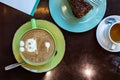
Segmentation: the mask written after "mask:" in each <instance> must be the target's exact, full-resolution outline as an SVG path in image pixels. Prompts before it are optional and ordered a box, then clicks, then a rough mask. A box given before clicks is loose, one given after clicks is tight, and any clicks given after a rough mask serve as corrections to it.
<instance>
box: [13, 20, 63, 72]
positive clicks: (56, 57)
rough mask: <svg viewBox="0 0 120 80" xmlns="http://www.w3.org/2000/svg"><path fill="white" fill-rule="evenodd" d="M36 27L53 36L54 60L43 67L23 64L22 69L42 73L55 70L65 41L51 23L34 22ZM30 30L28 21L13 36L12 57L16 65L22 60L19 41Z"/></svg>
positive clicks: (61, 56) (60, 58)
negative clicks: (54, 46)
mask: <svg viewBox="0 0 120 80" xmlns="http://www.w3.org/2000/svg"><path fill="white" fill-rule="evenodd" d="M36 26H37V28H38V29H46V30H48V31H49V32H51V33H52V34H53V36H54V38H55V42H56V54H55V55H54V58H53V59H52V60H51V61H50V62H49V63H46V64H44V65H40V66H32V65H29V64H23V65H22V67H23V68H24V69H26V70H28V71H31V72H35V73H42V72H47V71H49V70H51V69H53V68H55V67H56V66H57V65H58V64H59V63H60V61H61V60H62V58H63V56H64V53H65V40H64V36H63V34H62V32H61V31H60V30H59V28H57V26H56V25H54V24H53V23H51V22H48V21H45V20H36ZM31 29H32V27H31V22H30V21H29V22H27V23H25V24H23V25H22V26H21V27H20V28H19V29H18V30H17V31H16V33H15V35H14V38H13V44H12V47H13V54H14V57H15V59H16V60H17V61H18V63H19V62H23V59H22V58H21V56H20V52H19V42H20V39H21V37H22V35H23V34H25V33H26V32H27V31H29V30H31Z"/></svg>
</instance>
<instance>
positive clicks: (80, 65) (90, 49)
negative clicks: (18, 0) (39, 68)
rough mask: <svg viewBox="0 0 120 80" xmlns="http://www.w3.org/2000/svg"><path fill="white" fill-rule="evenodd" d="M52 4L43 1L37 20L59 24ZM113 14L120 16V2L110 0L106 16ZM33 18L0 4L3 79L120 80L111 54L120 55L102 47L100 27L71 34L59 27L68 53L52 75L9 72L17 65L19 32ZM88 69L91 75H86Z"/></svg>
mask: <svg viewBox="0 0 120 80" xmlns="http://www.w3.org/2000/svg"><path fill="white" fill-rule="evenodd" d="M48 2H49V1H48V0H41V1H40V4H39V6H38V7H37V10H36V12H35V15H34V16H33V17H34V18H37V19H43V20H48V21H50V22H52V23H54V24H56V23H55V22H54V21H53V19H52V17H51V15H50V12H49V7H48ZM38 9H39V10H38ZM109 15H120V1H119V0H107V10H106V13H105V15H104V17H107V16H109ZM33 17H32V16H29V15H27V14H25V13H23V12H20V11H18V10H16V9H13V8H11V7H8V6H6V5H4V4H2V3H0V27H1V29H0V80H120V73H118V72H119V71H118V72H117V71H116V67H115V66H114V65H112V64H111V59H110V58H109V57H110V56H111V55H115V56H120V52H116V53H112V52H109V51H106V50H104V49H103V48H102V47H101V46H100V45H99V44H98V42H97V39H96V29H97V26H96V27H95V28H93V29H92V30H89V31H87V32H84V33H71V32H68V31H65V30H63V29H62V28H60V27H59V26H58V25H57V24H56V25H57V26H58V27H59V29H60V30H61V31H62V33H63V35H64V37H65V41H66V50H65V55H64V57H63V59H62V61H61V62H60V64H59V65H58V66H57V67H55V68H54V69H52V70H51V71H49V72H45V73H38V74H36V73H32V72H29V71H27V70H25V69H23V68H22V67H17V68H15V69H12V70H9V71H5V70H4V67H5V66H7V65H9V64H12V63H16V62H17V61H16V60H15V58H14V55H13V52H12V39H13V36H14V34H15V32H16V30H17V29H18V28H19V27H20V26H21V25H22V24H24V23H26V22H27V21H29V20H30V19H31V18H33ZM86 66H87V67H86ZM87 68H88V69H87ZM85 69H86V71H87V75H88V76H86V75H85V74H83V72H84V70H85ZM89 69H91V70H89ZM90 71H93V72H92V73H93V74H90ZM91 75H92V77H90V76H91ZM90 78H91V79H90Z"/></svg>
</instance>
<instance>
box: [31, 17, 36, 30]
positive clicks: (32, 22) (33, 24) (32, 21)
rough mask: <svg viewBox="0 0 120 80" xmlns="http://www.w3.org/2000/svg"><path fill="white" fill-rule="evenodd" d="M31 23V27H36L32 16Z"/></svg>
mask: <svg viewBox="0 0 120 80" xmlns="http://www.w3.org/2000/svg"><path fill="white" fill-rule="evenodd" d="M31 24H32V29H35V28H37V27H36V21H35V19H34V18H32V19H31Z"/></svg>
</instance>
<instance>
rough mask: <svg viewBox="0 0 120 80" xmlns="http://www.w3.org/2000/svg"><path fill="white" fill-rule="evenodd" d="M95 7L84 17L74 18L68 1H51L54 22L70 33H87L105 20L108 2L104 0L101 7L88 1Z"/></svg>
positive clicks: (87, 0) (50, 6)
mask: <svg viewBox="0 0 120 80" xmlns="http://www.w3.org/2000/svg"><path fill="white" fill-rule="evenodd" d="M86 2H88V3H90V4H91V5H92V6H93V9H91V10H90V11H89V12H88V13H87V14H86V15H85V16H84V17H82V18H76V17H74V15H73V13H72V11H71V8H70V5H69V3H68V1H67V0H49V8H50V13H51V16H52V18H53V20H54V21H55V22H56V23H57V24H58V25H59V26H60V27H61V28H63V29H65V30H67V31H70V32H75V33H79V32H85V31H88V30H91V29H93V28H94V27H95V26H96V25H97V24H98V23H99V22H100V21H101V19H102V18H103V16H104V14H105V11H106V0H102V2H101V4H100V5H99V6H96V5H94V4H92V3H91V2H89V0H86Z"/></svg>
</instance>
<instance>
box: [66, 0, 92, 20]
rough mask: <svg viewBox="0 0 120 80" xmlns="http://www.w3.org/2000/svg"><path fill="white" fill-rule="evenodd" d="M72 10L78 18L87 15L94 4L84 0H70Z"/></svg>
mask: <svg viewBox="0 0 120 80" xmlns="http://www.w3.org/2000/svg"><path fill="white" fill-rule="evenodd" d="M68 2H69V4H70V6H71V9H72V12H73V14H74V15H75V17H77V18H81V17H83V16H85V15H86V14H87V13H88V12H89V11H90V10H91V9H92V8H93V6H92V5H90V4H89V3H87V2H85V1H84V0H68Z"/></svg>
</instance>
